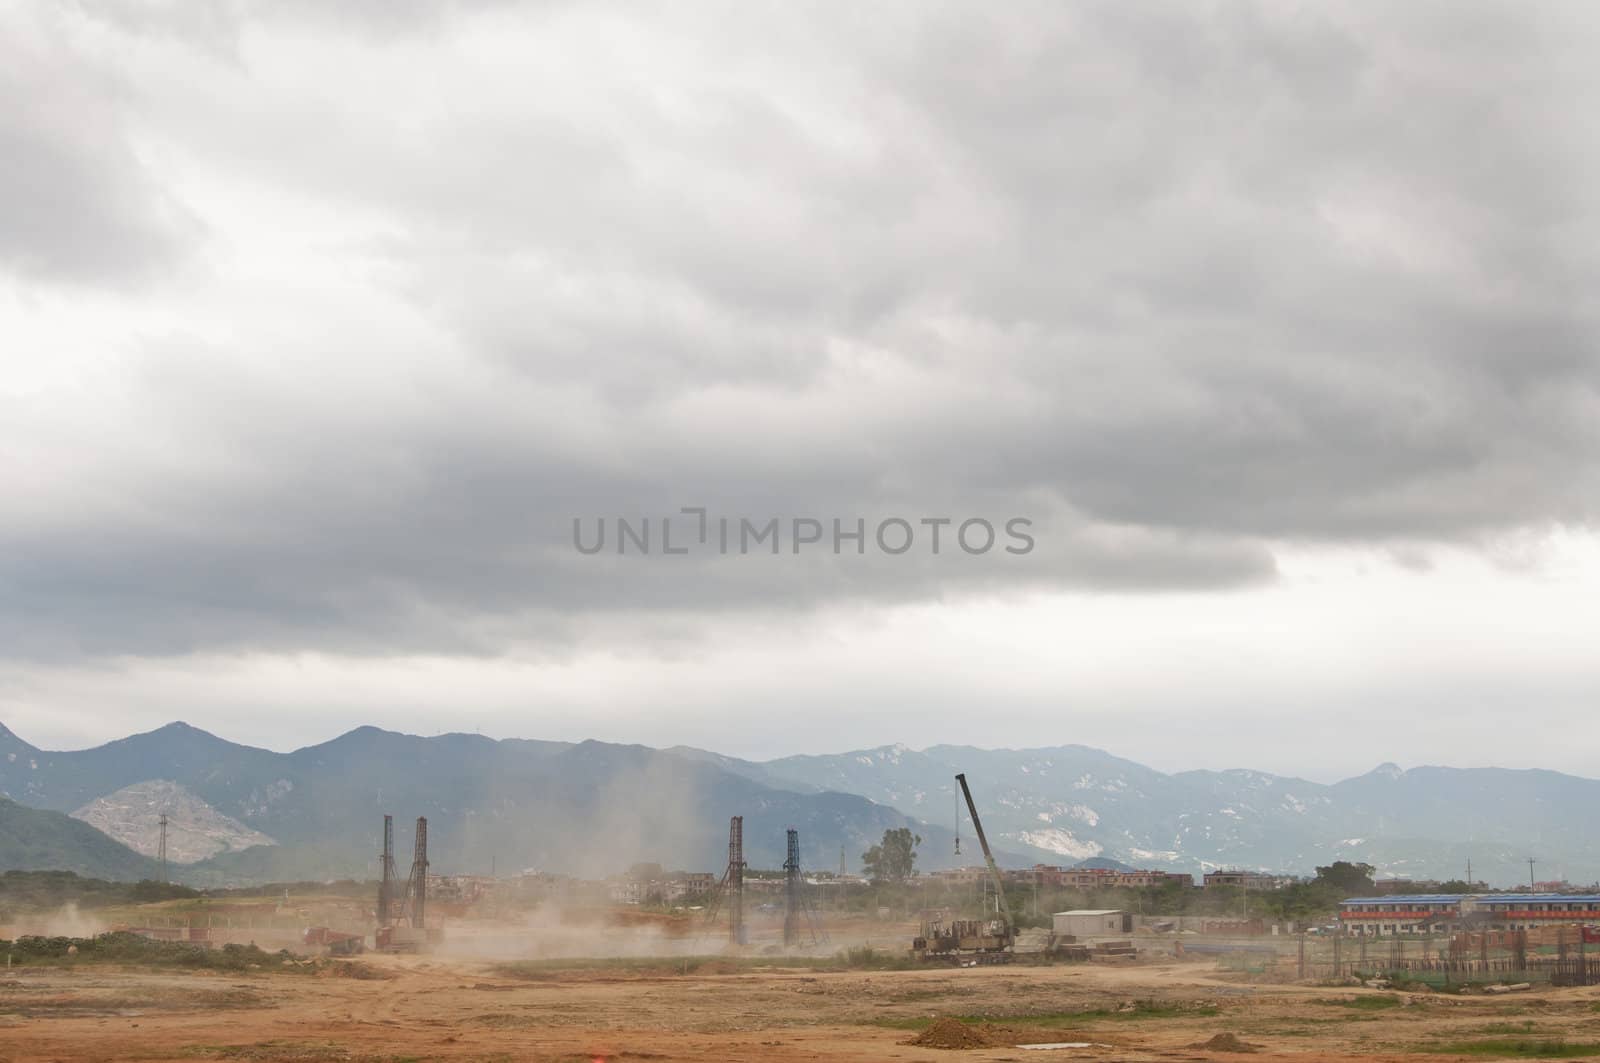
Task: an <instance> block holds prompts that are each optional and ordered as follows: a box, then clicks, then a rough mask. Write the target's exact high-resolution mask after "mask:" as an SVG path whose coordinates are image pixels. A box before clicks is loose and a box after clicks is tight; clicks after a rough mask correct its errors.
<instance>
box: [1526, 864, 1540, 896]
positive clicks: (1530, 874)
mask: <svg viewBox="0 0 1600 1063" xmlns="http://www.w3.org/2000/svg"><path fill="white" fill-rule="evenodd" d="M1533 865H1534V859H1533V857H1531V856H1530V857H1528V892H1529V893H1537V892H1539V887H1537V886H1535V885H1534V884H1533Z"/></svg>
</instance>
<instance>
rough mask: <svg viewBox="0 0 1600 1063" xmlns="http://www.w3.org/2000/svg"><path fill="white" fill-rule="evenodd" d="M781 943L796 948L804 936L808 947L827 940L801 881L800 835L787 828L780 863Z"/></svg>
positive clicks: (802, 880)
mask: <svg viewBox="0 0 1600 1063" xmlns="http://www.w3.org/2000/svg"><path fill="white" fill-rule="evenodd" d="M783 886H784V909H783V943H784V944H785V945H798V944H800V938H801V936H802V935H803V934H808V933H809V934H810V935H811V942H810V943H811V944H813V945H815V944H817V942H819V941H826V940H827V939H828V935H827V932H826V931H824V930H822V929H821V927H820V926H819V923H820V920H819V919H818V918H817V910H816V907H815V905H813V904H812V903H811V899H810V898H809V897H807V896H806V892H805V879H803V878H801V877H800V832H799V831H797V830H795V829H794V828H793V827H791V828H789V855H788V858H787V859H786V860H784V862H783Z"/></svg>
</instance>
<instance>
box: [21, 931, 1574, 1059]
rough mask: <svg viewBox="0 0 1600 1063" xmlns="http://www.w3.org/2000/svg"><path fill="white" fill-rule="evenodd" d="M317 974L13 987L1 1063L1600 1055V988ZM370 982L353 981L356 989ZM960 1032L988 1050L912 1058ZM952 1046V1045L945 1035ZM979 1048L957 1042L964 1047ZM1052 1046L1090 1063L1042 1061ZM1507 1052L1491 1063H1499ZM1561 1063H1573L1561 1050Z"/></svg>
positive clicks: (777, 974)
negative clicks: (1413, 989) (935, 1024)
mask: <svg viewBox="0 0 1600 1063" xmlns="http://www.w3.org/2000/svg"><path fill="white" fill-rule="evenodd" d="M360 964H361V966H358V967H355V968H350V967H340V966H337V965H331V966H328V967H326V968H324V969H323V970H321V971H319V973H317V974H294V973H287V972H279V971H266V970H262V971H251V972H248V973H246V974H243V975H240V974H220V973H215V972H193V973H190V972H178V973H174V972H167V971H160V972H153V971H141V970H125V969H116V968H108V967H103V966H87V965H86V966H83V967H79V968H64V967H38V968H20V967H19V968H16V969H13V970H0V1060H6V1061H12V1063H22V1061H32V1060H185V1061H193V1060H208V1059H216V1060H262V1061H277V1060H283V1061H301V1060H304V1061H314V1060H315V1061H321V1060H368V1061H378V1060H423V1059H429V1060H431V1059H441V1060H560V1061H576V1063H592V1061H597V1060H604V1061H611V1060H618V1061H627V1060H660V1061H663V1063H667V1061H674V1060H684V1061H697V1063H709V1061H732V1060H751V1061H756V1060H759V1061H765V1063H780V1061H787V1060H839V1061H856V1060H950V1059H963V1060H972V1061H974V1063H977V1061H990V1060H1032V1059H1040V1060H1048V1059H1080V1058H1081V1059H1098V1060H1111V1059H1116V1060H1144V1059H1152V1060H1154V1059H1162V1060H1201V1059H1235V1060H1236V1059H1238V1058H1239V1052H1238V1051H1226V1050H1223V1049H1222V1048H1219V1047H1208V1046H1206V1043H1207V1042H1211V1041H1212V1039H1213V1038H1215V1037H1217V1035H1219V1034H1231V1035H1232V1039H1229V1038H1223V1039H1221V1040H1220V1041H1218V1042H1213V1045H1219V1044H1227V1043H1228V1042H1229V1041H1230V1040H1235V1039H1236V1041H1237V1042H1243V1044H1242V1045H1238V1044H1235V1045H1233V1047H1234V1048H1236V1049H1237V1048H1243V1049H1245V1050H1246V1051H1248V1052H1249V1053H1250V1054H1251V1058H1252V1060H1261V1061H1266V1060H1270V1059H1276V1058H1279V1057H1288V1056H1293V1057H1294V1058H1295V1059H1296V1060H1298V1061H1307V1063H1309V1061H1313V1060H1320V1059H1334V1058H1338V1059H1350V1058H1360V1059H1384V1058H1390V1059H1399V1058H1401V1057H1402V1056H1407V1055H1410V1054H1413V1053H1416V1052H1419V1051H1427V1052H1434V1053H1438V1058H1440V1059H1448V1058H1451V1057H1452V1056H1454V1057H1457V1058H1464V1057H1466V1056H1469V1055H1470V1056H1476V1057H1480V1058H1482V1057H1485V1056H1487V1057H1493V1056H1496V1055H1500V1056H1516V1055H1540V1054H1546V1052H1545V1051H1544V1050H1542V1048H1541V1046H1543V1048H1544V1049H1548V1047H1549V1045H1550V1044H1553V1043H1556V1042H1561V1044H1560V1045H1559V1049H1558V1050H1559V1053H1560V1054H1562V1055H1564V1056H1567V1057H1569V1058H1570V1057H1572V1056H1574V1055H1578V1054H1581V1053H1584V1052H1586V1051H1587V1049H1586V1048H1585V1046H1586V1045H1588V1043H1589V1042H1591V1041H1593V1042H1595V1047H1594V1049H1593V1051H1594V1053H1595V1054H1596V1055H1600V1014H1597V1013H1596V1011H1595V1010H1594V1009H1595V1008H1596V1007H1597V1002H1600V989H1594V988H1591V989H1568V990H1544V991H1536V992H1532V993H1516V994H1507V995H1505V996H1493V997H1491V996H1471V997H1454V996H1447V995H1442V994H1416V995H1413V994H1404V993H1384V992H1380V991H1374V990H1369V989H1364V988H1362V989H1344V988H1337V989H1330V988H1322V987H1306V986H1255V985H1250V984H1247V983H1243V982H1240V981H1236V980H1232V979H1231V978H1230V976H1228V975H1226V974H1224V973H1222V972H1218V971H1216V970H1215V969H1214V968H1212V967H1211V966H1209V965H1208V964H1202V963H1178V962H1166V963H1156V964H1128V965H1109V964H1108V965H1102V964H1100V963H1091V964H1077V965H1065V964H1064V965H1059V966H1037V967H1036V966H1024V965H1014V966H1009V967H983V968H969V969H960V968H939V969H931V970H907V971H872V972H864V971H845V970H839V971H821V970H805V969H782V968H777V967H773V968H762V969H756V970H750V969H745V970H738V971H734V972H733V973H707V971H716V970H718V966H717V965H716V964H715V963H712V964H708V965H705V966H703V967H702V968H700V969H699V970H697V971H695V972H693V973H688V974H682V973H676V972H675V971H673V970H672V969H671V967H670V966H665V967H660V968H655V969H651V970H648V971H642V972H641V971H629V970H606V969H570V970H560V969H553V968H552V969H540V970H537V971H533V972H529V973H526V974H523V975H521V976H519V977H509V976H508V975H507V973H506V971H505V969H504V968H496V967H495V966H494V965H493V964H492V963H490V962H487V961H479V960H441V959H436V958H432V957H383V956H379V957H372V956H368V957H363V958H362V960H361V961H360ZM353 972H354V973H362V974H364V975H366V977H351V976H350V974H351V973H353ZM938 1017H953V1018H959V1019H963V1020H965V1023H964V1024H965V1025H967V1026H969V1027H970V1028H971V1029H973V1030H974V1031H976V1032H977V1036H976V1037H974V1038H972V1039H973V1040H976V1041H979V1042H981V1043H983V1044H984V1045H985V1047H978V1048H972V1049H969V1050H964V1051H949V1050H941V1049H939V1048H929V1047H921V1046H918V1045H913V1044H908V1043H907V1042H909V1041H912V1040H913V1039H914V1038H917V1037H919V1036H923V1035H925V1034H926V1032H927V1028H928V1026H929V1023H930V1021H931V1020H933V1019H935V1018H938ZM943 1028H946V1029H948V1028H950V1027H948V1024H945V1025H944V1027H943ZM958 1032H959V1031H958ZM1040 1042H1057V1043H1059V1042H1069V1043H1082V1042H1087V1043H1088V1044H1087V1047H1074V1048H1059V1049H1052V1050H1036V1049H1025V1048H1019V1047H1015V1046H1016V1045H1018V1044H1027V1043H1040ZM1485 1046H1487V1048H1486V1047H1485ZM1550 1051H1552V1052H1553V1051H1556V1050H1550Z"/></svg>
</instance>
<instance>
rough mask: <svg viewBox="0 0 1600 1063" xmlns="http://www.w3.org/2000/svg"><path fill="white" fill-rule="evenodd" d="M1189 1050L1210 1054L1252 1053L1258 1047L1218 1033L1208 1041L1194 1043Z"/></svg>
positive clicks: (1226, 1034) (1232, 1036)
mask: <svg viewBox="0 0 1600 1063" xmlns="http://www.w3.org/2000/svg"><path fill="white" fill-rule="evenodd" d="M1189 1047H1190V1048H1205V1049H1209V1050H1210V1051H1212V1052H1254V1051H1256V1050H1257V1049H1258V1048H1260V1046H1259V1045H1253V1044H1251V1043H1249V1042H1248V1041H1241V1040H1239V1038H1237V1037H1235V1036H1234V1035H1233V1034H1231V1033H1219V1034H1217V1035H1216V1036H1214V1037H1212V1038H1211V1039H1210V1040H1209V1041H1196V1042H1195V1043H1194V1044H1192V1045H1190V1046H1189Z"/></svg>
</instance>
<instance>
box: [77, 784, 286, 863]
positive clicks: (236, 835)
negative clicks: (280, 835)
mask: <svg viewBox="0 0 1600 1063" xmlns="http://www.w3.org/2000/svg"><path fill="white" fill-rule="evenodd" d="M163 812H164V813H166V816H167V859H168V860H170V861H171V862H172V863H175V864H193V863H197V862H198V861H201V860H204V859H206V858H207V857H211V856H215V855H217V854H218V853H222V852H230V851H232V850H236V849H248V848H250V847H251V846H253V845H276V844H277V842H275V841H273V840H272V839H271V838H269V837H267V836H266V835H265V834H262V833H261V832H260V831H257V830H251V829H250V828H249V827H247V826H245V825H244V824H243V823H240V822H239V821H238V820H236V819H233V818H232V817H230V816H225V815H223V814H222V813H221V812H218V811H217V810H216V809H215V808H212V807H211V806H210V805H208V804H206V803H205V802H204V801H202V800H201V799H200V798H199V797H197V796H195V795H194V794H193V793H191V792H190V791H189V790H187V789H185V788H184V787H183V786H180V785H179V784H178V783H175V782H169V781H168V780H166V779H149V780H146V781H145V782H136V783H134V784H133V785H131V786H124V787H123V788H122V789H120V790H117V791H116V792H114V793H109V794H106V795H105V796H104V797H97V798H95V799H94V800H93V801H90V802H89V803H88V804H86V805H84V806H83V807H82V808H80V809H78V810H77V811H76V812H74V813H72V817H73V818H74V819H81V820H82V821H83V822H85V823H88V824H89V825H90V826H93V827H96V828H98V829H99V830H100V831H102V832H103V833H105V834H108V835H110V836H111V837H113V838H115V839H116V840H117V841H119V842H121V843H122V844H124V845H126V846H128V848H130V849H133V850H134V851H136V852H140V853H144V854H145V855H146V856H155V855H157V854H158V853H159V852H160V849H161V827H160V823H159V821H160V817H161V814H162V813H163Z"/></svg>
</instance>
